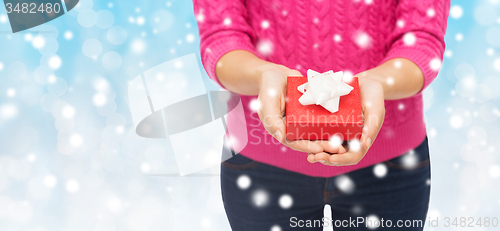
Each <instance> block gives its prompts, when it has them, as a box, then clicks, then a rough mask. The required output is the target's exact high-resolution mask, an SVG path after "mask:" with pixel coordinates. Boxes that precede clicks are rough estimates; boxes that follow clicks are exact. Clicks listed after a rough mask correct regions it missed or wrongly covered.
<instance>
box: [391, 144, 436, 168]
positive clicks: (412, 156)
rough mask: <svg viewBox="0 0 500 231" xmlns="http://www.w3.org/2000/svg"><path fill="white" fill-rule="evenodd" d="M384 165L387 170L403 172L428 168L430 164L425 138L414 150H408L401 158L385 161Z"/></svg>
mask: <svg viewBox="0 0 500 231" xmlns="http://www.w3.org/2000/svg"><path fill="white" fill-rule="evenodd" d="M384 163H385V164H386V165H387V167H389V168H392V169H403V170H412V169H419V168H423V167H426V166H428V165H429V164H430V163H431V162H430V158H429V146H428V143H427V137H425V139H424V141H423V142H422V143H421V144H420V145H419V146H418V147H416V148H415V149H413V150H410V151H409V152H407V153H405V154H403V155H401V156H398V157H396V158H393V159H390V160H388V161H385V162H384Z"/></svg>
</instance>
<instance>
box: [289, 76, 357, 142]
mask: <svg viewBox="0 0 500 231" xmlns="http://www.w3.org/2000/svg"><path fill="white" fill-rule="evenodd" d="M306 82H307V77H302V76H300V77H296V76H289V77H288V78H287V92H286V94H287V101H286V138H287V139H288V140H328V139H329V138H330V137H331V136H333V135H335V134H337V135H339V136H340V137H341V138H342V140H352V139H360V138H361V132H362V128H363V115H362V113H361V102H360V98H359V84H358V78H357V77H353V78H352V81H351V82H349V83H347V82H346V83H347V84H349V85H350V86H352V87H354V89H353V90H352V91H351V92H350V93H349V94H347V95H344V96H341V97H340V102H339V110H338V111H337V112H335V113H331V112H330V111H328V110H326V109H325V108H323V107H322V106H321V105H315V104H313V105H302V104H300V102H299V98H300V97H301V96H302V93H301V92H300V91H298V90H297V87H298V86H299V85H302V84H304V83H306Z"/></svg>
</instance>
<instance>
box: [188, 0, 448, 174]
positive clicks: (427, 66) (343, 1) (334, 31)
mask: <svg viewBox="0 0 500 231" xmlns="http://www.w3.org/2000/svg"><path fill="white" fill-rule="evenodd" d="M193 2H194V13H195V17H196V20H197V22H198V27H199V32H200V40H201V44H200V49H201V56H202V62H203V65H204V67H205V69H206V71H207V73H208V75H209V76H210V78H212V79H213V80H214V81H216V82H217V83H219V82H218V80H217V76H216V74H215V66H216V64H217V62H218V60H219V59H220V58H221V56H223V55H224V54H225V53H227V52H229V51H232V50H246V51H249V52H252V53H254V54H255V55H257V56H258V57H260V58H262V59H264V60H267V61H270V62H273V63H277V64H281V65H285V66H287V67H289V68H292V69H296V70H298V71H300V72H301V73H302V74H303V75H304V76H305V74H306V71H307V69H313V70H315V71H318V72H325V71H328V70H333V71H344V73H348V74H349V73H350V74H356V73H359V72H362V71H365V70H368V69H370V68H373V67H376V66H378V65H380V64H381V63H383V62H385V61H387V60H389V59H393V58H398V57H400V58H406V59H409V60H411V61H413V62H414V63H415V64H416V65H417V66H418V67H419V68H420V69H421V70H422V72H423V75H424V88H425V87H427V86H428V85H429V84H430V83H431V82H432V81H433V80H434V78H436V76H437V74H438V71H439V68H440V65H441V61H442V58H443V52H444V49H445V43H444V35H445V31H446V25H447V18H448V14H449V7H450V0H193ZM219 84H220V83H219ZM256 98H257V96H245V95H241V102H242V103H243V108H244V114H245V120H246V126H247V136H248V143H247V144H246V146H245V148H244V149H243V150H241V151H240V154H242V155H244V156H246V157H249V158H251V159H253V160H255V161H258V162H262V163H266V164H269V165H273V166H277V167H280V168H283V169H287V170H290V171H294V172H298V173H302V174H306V175H309V176H318V177H331V176H335V175H339V174H343V173H346V172H349V171H353V170H356V169H360V168H363V167H367V166H370V165H374V164H376V163H380V162H383V161H386V160H389V159H392V158H394V157H397V156H400V155H402V154H404V153H406V152H408V151H410V150H412V149H413V148H415V147H417V146H418V145H419V144H420V143H421V142H422V141H423V140H424V138H425V136H426V129H425V123H424V119H423V99H422V92H419V93H418V94H416V95H414V96H411V97H408V98H405V99H400V100H386V101H385V110H386V114H385V119H384V123H383V126H382V128H381V130H380V132H379V134H378V136H377V138H376V139H375V140H374V143H373V144H372V146H371V147H370V149H369V151H368V153H366V155H365V157H364V158H363V159H362V160H361V161H360V162H359V163H358V164H357V165H352V166H342V167H338V166H337V167H335V166H325V165H323V164H321V163H313V164H311V163H309V162H308V161H307V154H306V153H303V152H298V151H294V150H291V149H290V148H288V147H286V146H284V145H282V144H280V143H278V142H271V140H273V138H272V137H271V135H269V134H268V133H267V132H266V130H265V129H264V127H263V126H262V123H260V121H259V117H258V116H257V112H256V111H254V110H251V108H250V103H251V102H252V100H254V99H256ZM264 103H265V102H264ZM239 119H241V118H239ZM227 120H228V122H227V123H228V126H230V125H231V123H233V122H234V123H235V121H236V120H238V118H227Z"/></svg>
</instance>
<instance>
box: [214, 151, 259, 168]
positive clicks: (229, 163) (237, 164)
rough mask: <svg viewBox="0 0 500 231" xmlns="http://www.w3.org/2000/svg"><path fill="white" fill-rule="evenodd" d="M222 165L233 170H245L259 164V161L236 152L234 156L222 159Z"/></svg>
mask: <svg viewBox="0 0 500 231" xmlns="http://www.w3.org/2000/svg"><path fill="white" fill-rule="evenodd" d="M221 165H222V166H223V167H225V168H228V169H233V170H246V169H252V168H254V167H255V166H257V165H259V162H257V161H254V160H252V159H250V158H248V157H245V156H243V155H241V154H236V155H235V156H233V157H231V158H229V159H227V160H226V161H223V162H222V164H221Z"/></svg>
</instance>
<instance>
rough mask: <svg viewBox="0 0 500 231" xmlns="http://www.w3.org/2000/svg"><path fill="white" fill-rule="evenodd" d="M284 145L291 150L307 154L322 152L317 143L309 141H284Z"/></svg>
mask: <svg viewBox="0 0 500 231" xmlns="http://www.w3.org/2000/svg"><path fill="white" fill-rule="evenodd" d="M283 144H284V145H286V146H288V147H290V148H291V149H293V150H295V151H299V152H307V153H319V152H323V147H321V145H319V144H318V143H316V142H314V141H310V140H294V141H291V140H288V139H285V141H284V143H283Z"/></svg>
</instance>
